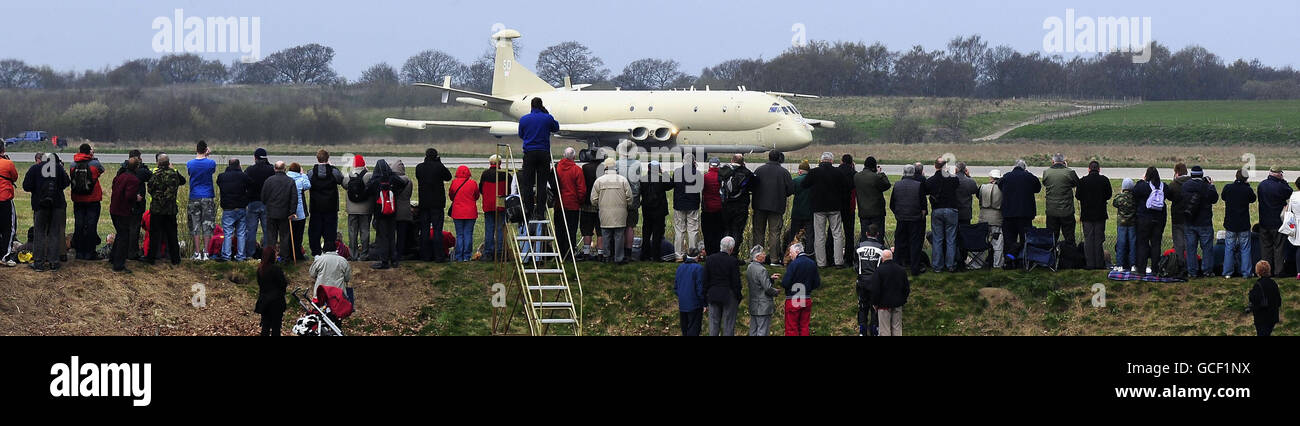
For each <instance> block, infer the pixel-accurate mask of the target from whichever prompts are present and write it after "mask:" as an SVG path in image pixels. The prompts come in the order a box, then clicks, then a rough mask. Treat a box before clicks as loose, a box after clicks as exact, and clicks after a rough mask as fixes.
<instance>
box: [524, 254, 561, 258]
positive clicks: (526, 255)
mask: <svg viewBox="0 0 1300 426" xmlns="http://www.w3.org/2000/svg"><path fill="white" fill-rule="evenodd" d="M520 256H523V257H529V256H532V257H560V254H559V253H524V254H521V255H520Z"/></svg>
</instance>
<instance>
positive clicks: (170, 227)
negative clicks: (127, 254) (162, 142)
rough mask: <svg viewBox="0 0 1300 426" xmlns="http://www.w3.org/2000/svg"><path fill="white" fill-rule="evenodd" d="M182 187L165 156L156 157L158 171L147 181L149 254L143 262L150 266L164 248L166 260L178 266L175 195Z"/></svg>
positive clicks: (182, 181)
mask: <svg viewBox="0 0 1300 426" xmlns="http://www.w3.org/2000/svg"><path fill="white" fill-rule="evenodd" d="M184 184H185V177H183V176H181V173H180V172H178V171H176V169H174V168H172V163H171V158H169V157H168V156H167V154H160V155H159V156H158V171H156V172H154V174H153V177H152V178H150V179H149V195H151V196H153V202H152V203H151V204H149V253H148V255H147V256H146V260H145V262H147V263H149V264H150V265H152V264H153V263H154V260H156V259H158V257H159V255H158V252H159V250H163V248H164V246H163V245H164V244H166V250H167V257H168V258H169V259H170V260H171V263H172V265H179V264H180V263H181V249H180V247H179V244H178V240H177V235H176V211H177V210H178V209H177V207H176V191H177V189H178V188H180V187H181V185H184Z"/></svg>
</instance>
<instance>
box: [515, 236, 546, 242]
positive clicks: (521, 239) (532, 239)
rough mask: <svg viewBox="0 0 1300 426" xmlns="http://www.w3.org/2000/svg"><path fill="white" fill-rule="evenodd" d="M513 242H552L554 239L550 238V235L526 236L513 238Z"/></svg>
mask: <svg viewBox="0 0 1300 426" xmlns="http://www.w3.org/2000/svg"><path fill="white" fill-rule="evenodd" d="M515 240H518V241H554V240H555V237H552V236H550V235H538V236H527V237H525V236H515Z"/></svg>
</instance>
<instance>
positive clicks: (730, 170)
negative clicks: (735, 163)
mask: <svg viewBox="0 0 1300 426" xmlns="http://www.w3.org/2000/svg"><path fill="white" fill-rule="evenodd" d="M750 177H751V175H750V174H748V173H740V172H739V171H737V170H736V169H735V168H734V167H732V166H727V167H723V168H722V170H720V171H718V182H719V183H720V184H721V187H722V188H721V191H722V199H723V201H735V200H738V199H740V197H741V196H744V195H745V190H746V189H748V188H749V179H750Z"/></svg>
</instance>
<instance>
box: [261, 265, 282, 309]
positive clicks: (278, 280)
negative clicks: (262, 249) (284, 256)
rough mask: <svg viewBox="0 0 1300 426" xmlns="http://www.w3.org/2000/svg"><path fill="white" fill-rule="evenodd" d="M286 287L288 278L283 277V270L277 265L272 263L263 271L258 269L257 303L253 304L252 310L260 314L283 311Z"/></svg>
mask: <svg viewBox="0 0 1300 426" xmlns="http://www.w3.org/2000/svg"><path fill="white" fill-rule="evenodd" d="M288 287H289V279H288V278H285V276H284V270H283V269H280V266H279V265H275V264H272V265H270V266H269V267H267V269H266V270H265V271H262V270H259V271H258V272H257V305H255V306H253V312H254V313H258V314H262V315H266V314H273V313H277V312H284V310H285V308H286V306H285V303H284V293H285V289H286V288H288Z"/></svg>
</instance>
